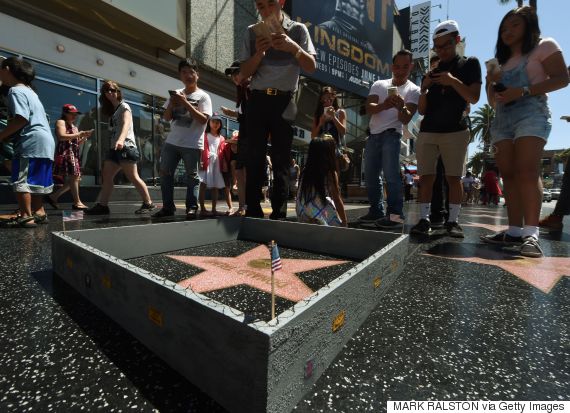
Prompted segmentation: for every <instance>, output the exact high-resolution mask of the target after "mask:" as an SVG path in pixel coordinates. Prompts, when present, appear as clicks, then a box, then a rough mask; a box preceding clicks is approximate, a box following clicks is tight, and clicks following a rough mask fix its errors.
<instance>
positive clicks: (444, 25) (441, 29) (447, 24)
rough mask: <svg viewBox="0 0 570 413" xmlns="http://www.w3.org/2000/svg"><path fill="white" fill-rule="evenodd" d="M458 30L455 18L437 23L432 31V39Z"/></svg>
mask: <svg viewBox="0 0 570 413" xmlns="http://www.w3.org/2000/svg"><path fill="white" fill-rule="evenodd" d="M454 32H459V25H458V24H457V22H456V21H455V20H446V21H443V22H441V23H439V24H438V25H437V26H436V27H435V30H434V31H433V38H434V40H435V39H437V38H438V37H441V36H445V35H446V34H449V33H454Z"/></svg>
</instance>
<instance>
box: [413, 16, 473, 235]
mask: <svg viewBox="0 0 570 413" xmlns="http://www.w3.org/2000/svg"><path fill="white" fill-rule="evenodd" d="M460 40H461V38H460V36H459V26H458V25H457V22H456V21H454V20H447V21H444V22H441V23H440V24H438V25H437V27H436V28H435V31H434V34H433V45H434V50H435V52H436V54H437V56H438V57H439V59H440V61H439V65H438V67H437V70H433V71H431V72H429V73H428V75H427V76H425V77H424V79H423V81H422V87H421V94H420V100H419V104H418V112H419V113H420V114H422V115H424V118H423V120H422V123H421V126H420V133H419V136H418V141H417V146H416V156H417V160H418V174H419V175H420V187H419V194H418V198H419V202H420V220H419V222H418V223H417V224H416V225H415V226H414V227H412V229H411V231H410V233H412V234H417V235H429V234H430V232H431V223H430V220H429V215H430V202H431V197H432V187H433V183H434V180H435V176H436V166H437V160H438V158H439V156H441V159H442V162H443V166H444V167H445V178H446V180H447V183H448V185H449V216H448V219H447V222H446V223H445V230H446V231H447V234H448V235H450V236H452V237H456V238H463V229H462V228H461V227H460V226H459V224H458V223H457V221H458V217H459V211H460V209H461V201H462V198H463V187H462V185H461V177H462V176H463V175H464V168H465V157H466V154H467V146H468V145H469V138H470V136H469V128H468V122H467V119H466V115H465V114H466V109H467V106H468V104H475V103H477V101H478V100H479V96H480V94H481V84H482V80H481V65H480V64H479V61H478V60H477V58H475V57H468V58H466V57H462V56H459V55H458V54H457V44H458V43H459V42H460Z"/></svg>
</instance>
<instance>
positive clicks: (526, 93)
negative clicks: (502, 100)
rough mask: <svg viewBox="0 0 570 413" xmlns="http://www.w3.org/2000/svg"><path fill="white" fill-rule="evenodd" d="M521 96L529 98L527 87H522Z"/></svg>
mask: <svg viewBox="0 0 570 413" xmlns="http://www.w3.org/2000/svg"><path fill="white" fill-rule="evenodd" d="M522 95H523V96H530V88H529V87H528V86H523V88H522Z"/></svg>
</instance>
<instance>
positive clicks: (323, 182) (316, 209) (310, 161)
mask: <svg viewBox="0 0 570 413" xmlns="http://www.w3.org/2000/svg"><path fill="white" fill-rule="evenodd" d="M335 148H336V144H335V140H334V138H333V137H332V136H330V135H327V134H325V135H323V137H322V138H318V137H317V138H314V139H313V140H312V141H311V143H310V144H309V154H308V156H307V164H306V165H305V168H304V169H303V172H301V178H300V181H301V183H300V184H299V193H298V196H297V205H296V209H297V219H298V220H299V222H306V223H312V224H322V225H330V226H343V227H346V226H347V221H346V213H345V212H344V203H343V202H342V198H341V196H340V188H339V185H338V173H337V169H336V157H335Z"/></svg>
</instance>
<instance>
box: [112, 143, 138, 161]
mask: <svg viewBox="0 0 570 413" xmlns="http://www.w3.org/2000/svg"><path fill="white" fill-rule="evenodd" d="M139 159H140V155H139V151H138V149H137V148H136V147H135V146H125V147H124V148H123V149H120V150H115V149H110V150H109V153H108V155H107V160H109V161H112V162H115V163H116V164H120V163H121V162H129V163H137V162H138V161H139Z"/></svg>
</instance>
